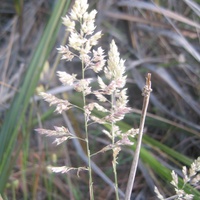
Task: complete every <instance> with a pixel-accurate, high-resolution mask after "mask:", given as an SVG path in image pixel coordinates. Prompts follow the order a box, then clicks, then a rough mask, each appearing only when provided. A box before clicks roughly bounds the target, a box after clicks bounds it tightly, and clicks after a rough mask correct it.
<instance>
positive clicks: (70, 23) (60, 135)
mask: <svg viewBox="0 0 200 200" xmlns="http://www.w3.org/2000/svg"><path fill="white" fill-rule="evenodd" d="M88 7H89V5H88V3H87V1H86V0H76V1H75V4H74V6H73V7H72V10H71V12H70V14H69V15H66V16H65V17H63V24H64V25H65V26H66V30H67V31H69V33H70V34H69V44H68V45H65V46H60V47H59V48H57V50H58V52H59V53H60V54H62V58H61V59H62V60H63V59H64V60H66V61H72V60H73V59H74V58H75V57H76V58H78V59H79V60H80V63H81V72H82V73H81V75H82V76H81V77H80V78H77V77H78V76H77V74H69V73H67V72H63V71H58V72H57V75H58V77H59V80H60V81H61V82H62V84H63V85H70V86H73V88H74V90H76V91H77V92H79V93H81V94H82V101H83V108H82V107H79V106H77V105H74V104H72V103H70V102H69V101H67V100H63V99H59V98H57V97H55V96H53V95H51V94H46V93H41V96H42V97H43V98H44V99H45V100H46V101H47V102H48V103H49V104H50V105H55V106H56V111H57V112H58V113H62V112H63V111H67V110H68V109H70V108H79V110H81V111H83V116H84V134H85V138H84V139H82V138H79V137H76V136H75V135H73V134H71V133H70V132H69V130H68V129H67V128H65V127H55V130H46V129H37V131H38V132H39V133H40V134H44V135H46V136H48V137H51V136H54V137H57V138H56V139H54V143H56V144H57V145H58V144H61V143H62V142H64V141H66V140H68V139H73V138H76V139H79V140H83V141H85V143H86V149H87V157H88V162H87V164H88V167H87V168H85V167H79V168H73V167H71V168H70V167H67V166H60V167H52V166H49V168H48V169H52V171H53V172H57V173H59V172H60V173H67V172H69V171H70V170H77V171H78V172H79V171H80V170H83V169H87V170H88V173H89V194H90V199H91V200H93V199H94V191H93V178H92V167H91V156H93V155H96V154H97V153H102V152H105V151H108V150H112V151H113V160H112V165H113V172H114V179H115V194H116V199H117V200H119V194H118V193H119V191H118V180H117V167H116V166H117V159H118V155H119V152H120V151H121V146H123V145H133V142H131V141H130V140H129V138H130V137H134V136H135V135H136V134H137V133H138V130H137V129H131V130H129V131H127V132H126V133H122V131H121V130H120V127H119V126H118V125H117V124H116V122H118V121H120V120H122V119H123V118H124V116H125V114H127V113H129V112H131V109H130V108H129V107H127V103H128V97H127V95H126V91H127V89H126V88H124V86H125V84H126V75H125V66H124V62H125V61H124V60H123V59H121V58H120V55H119V52H118V48H117V46H116V44H115V42H114V40H112V42H111V44H110V50H109V52H108V61H107V65H106V60H105V55H104V50H103V49H102V48H101V47H97V46H96V45H97V43H98V40H99V39H100V37H101V35H102V34H101V32H96V33H95V28H96V26H95V16H96V14H97V11H96V10H93V11H91V12H87V9H88ZM86 70H93V71H94V72H95V73H99V72H100V71H103V72H104V74H105V77H106V79H107V80H104V79H103V78H101V77H100V76H98V79H97V82H98V85H99V89H96V90H94V89H93V88H92V86H91V79H90V78H87V79H86V78H85V72H86ZM89 94H90V95H94V96H95V97H96V101H95V102H90V103H87V99H86V97H87V96H88V95H89ZM105 103H106V105H107V107H105ZM94 110H97V111H99V112H101V113H103V114H104V117H102V118H99V117H97V116H96V115H95V114H94V112H93V111H94ZM94 123H97V124H108V125H109V126H110V130H103V131H102V133H104V134H105V135H107V136H108V138H109V139H111V144H109V145H107V146H106V147H104V148H102V149H101V150H99V151H98V152H96V153H93V154H91V153H90V140H89V126H90V125H91V124H94Z"/></svg>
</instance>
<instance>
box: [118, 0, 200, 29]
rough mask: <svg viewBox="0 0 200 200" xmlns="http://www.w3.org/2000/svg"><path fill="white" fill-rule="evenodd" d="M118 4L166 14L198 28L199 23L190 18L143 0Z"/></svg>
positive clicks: (199, 27)
mask: <svg viewBox="0 0 200 200" xmlns="http://www.w3.org/2000/svg"><path fill="white" fill-rule="evenodd" d="M118 5H119V6H128V7H136V8H138V9H146V10H149V11H152V12H157V13H159V14H162V15H164V16H167V17H169V18H172V19H175V20H177V21H179V22H182V23H186V24H188V25H190V26H193V27H195V28H197V29H200V25H199V24H198V23H196V22H194V21H192V20H190V19H188V18H186V17H184V16H182V15H179V14H177V13H174V12H172V11H170V10H167V9H164V8H161V7H158V6H155V5H154V4H152V3H147V2H144V1H134V2H130V1H120V2H119V3H118Z"/></svg>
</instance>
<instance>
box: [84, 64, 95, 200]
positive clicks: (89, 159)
mask: <svg viewBox="0 0 200 200" xmlns="http://www.w3.org/2000/svg"><path fill="white" fill-rule="evenodd" d="M82 78H83V79H84V78H85V70H84V64H83V62H82ZM82 95H83V107H85V106H86V98H85V96H86V95H85V92H84V91H83V92H82ZM83 110H84V109H83ZM84 123H85V124H84V125H85V135H86V138H85V141H86V148H87V156H88V170H89V191H90V200H94V191H93V180H92V167H91V154H90V145H89V134H88V122H87V116H86V113H85V111H84Z"/></svg>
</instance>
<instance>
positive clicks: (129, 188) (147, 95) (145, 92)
mask: <svg viewBox="0 0 200 200" xmlns="http://www.w3.org/2000/svg"><path fill="white" fill-rule="evenodd" d="M151 91H152V89H151V74H150V73H148V75H147V77H146V85H145V86H144V89H143V92H142V95H143V96H144V100H143V106H142V114H141V118H140V128H139V135H138V143H137V147H136V150H135V156H134V159H133V162H132V166H131V170H130V174H129V179H128V184H127V188H126V194H125V200H130V198H131V192H132V189H133V184H134V180H135V174H136V170H137V166H138V160H139V156H140V149H141V144H142V137H143V129H144V123H145V118H146V114H147V108H148V104H149V98H150V93H151Z"/></svg>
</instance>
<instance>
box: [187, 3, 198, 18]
mask: <svg viewBox="0 0 200 200" xmlns="http://www.w3.org/2000/svg"><path fill="white" fill-rule="evenodd" d="M183 1H184V2H185V3H186V4H187V5H188V6H189V7H190V8H191V9H192V10H193V11H194V12H195V13H196V14H197V15H198V16H199V17H200V6H199V5H198V4H197V3H196V2H194V1H192V0H183Z"/></svg>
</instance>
